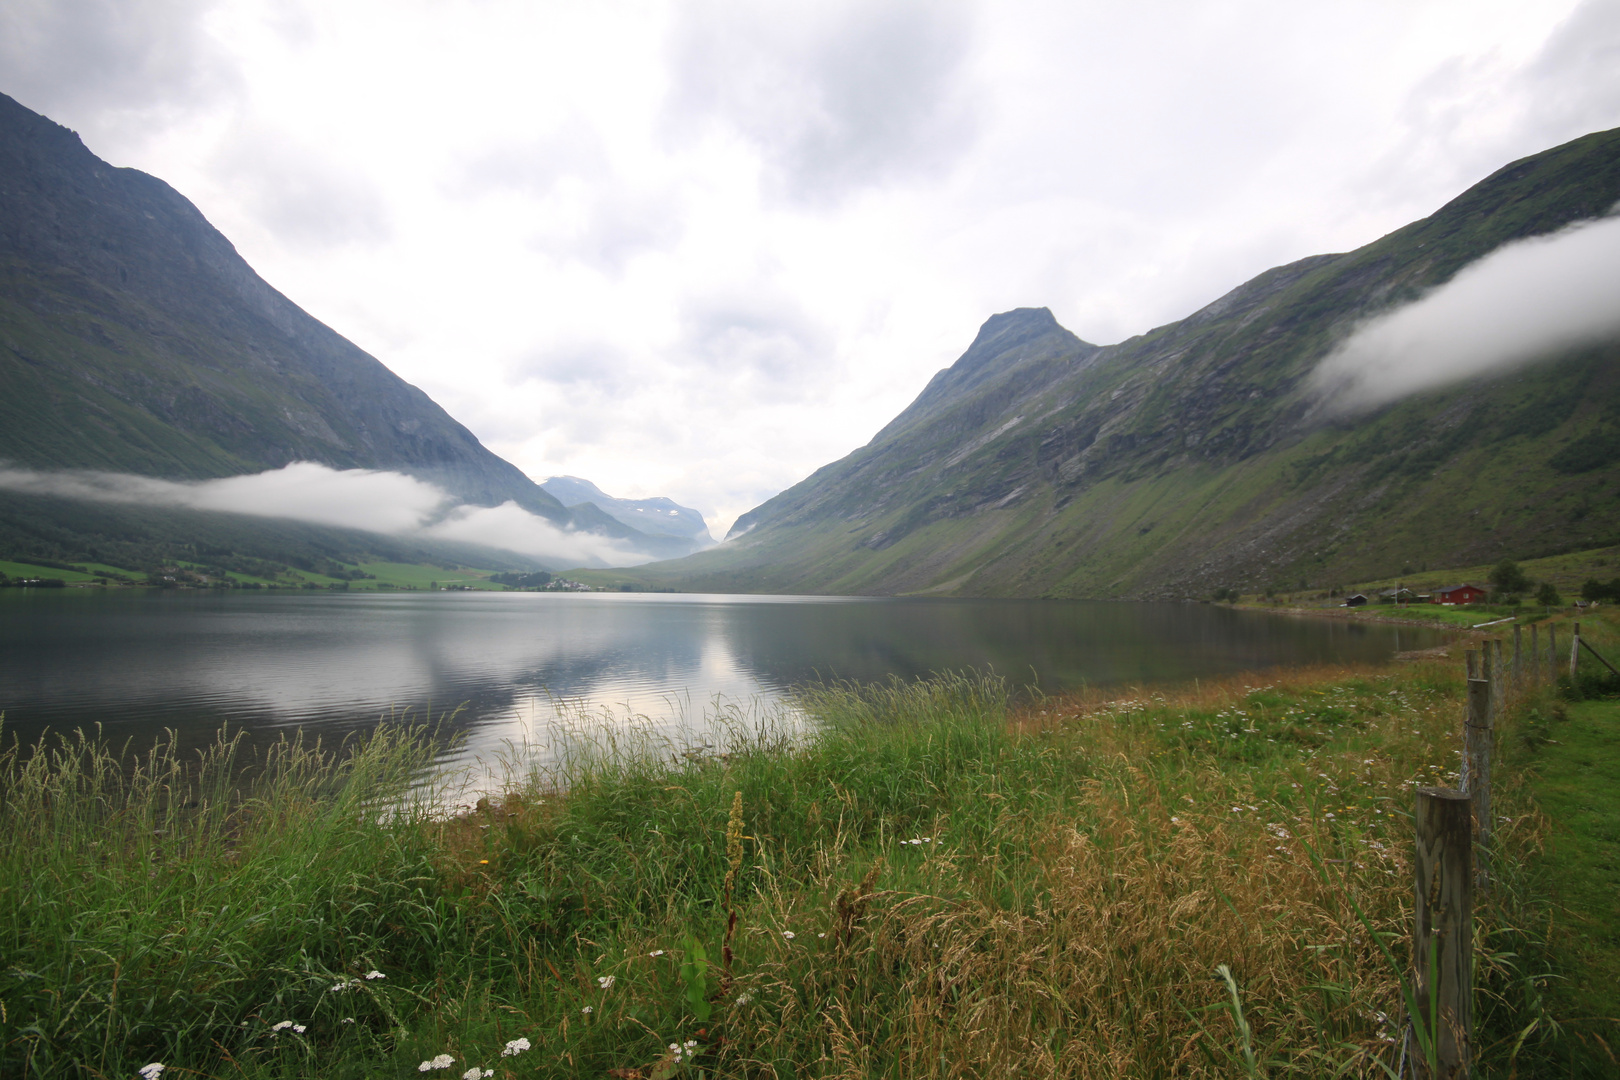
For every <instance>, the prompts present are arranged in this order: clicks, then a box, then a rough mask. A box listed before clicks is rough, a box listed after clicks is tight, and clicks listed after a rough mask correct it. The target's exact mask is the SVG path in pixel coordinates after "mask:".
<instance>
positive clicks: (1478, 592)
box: [1433, 584, 1485, 604]
mask: <svg viewBox="0 0 1620 1080" xmlns="http://www.w3.org/2000/svg"><path fill="white" fill-rule="evenodd" d="M1433 596H1434V602H1435V603H1437V604H1477V603H1479V602H1480V601H1481V600H1483V599H1485V590H1484V589H1482V588H1480V587H1479V586H1478V585H1467V584H1463V585H1452V586H1449V587H1447V588H1444V589H1436V590H1434V593H1433Z"/></svg>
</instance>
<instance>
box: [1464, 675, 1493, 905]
mask: <svg viewBox="0 0 1620 1080" xmlns="http://www.w3.org/2000/svg"><path fill="white" fill-rule="evenodd" d="M1491 690H1492V684H1491V681H1490V680H1489V679H1469V680H1468V719H1467V720H1466V722H1464V724H1463V761H1464V763H1465V765H1466V767H1465V768H1464V769H1463V770H1462V772H1463V773H1464V774H1465V776H1466V779H1465V780H1463V782H1462V784H1461V787H1462V790H1463V791H1464V792H1466V793H1467V795H1468V801H1469V804H1470V806H1471V807H1472V809H1473V814H1474V825H1475V828H1476V829H1477V830H1478V831H1477V833H1476V835H1477V836H1478V837H1479V885H1480V891H1481V892H1489V891H1490V888H1491V861H1490V851H1491V740H1492V736H1493V735H1494V734H1495V726H1496V708H1495V705H1496V702H1495V700H1494V697H1493V695H1492V694H1491Z"/></svg>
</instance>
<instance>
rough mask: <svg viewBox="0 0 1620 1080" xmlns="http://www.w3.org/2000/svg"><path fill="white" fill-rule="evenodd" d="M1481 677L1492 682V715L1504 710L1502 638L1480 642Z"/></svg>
mask: <svg viewBox="0 0 1620 1080" xmlns="http://www.w3.org/2000/svg"><path fill="white" fill-rule="evenodd" d="M1480 648H1481V653H1480V669H1479V677H1480V678H1481V679H1484V680H1485V681H1486V682H1487V683H1489V684H1490V690H1491V715H1492V716H1495V715H1496V714H1497V713H1499V712H1501V711H1502V693H1503V687H1502V675H1503V671H1502V639H1501V638H1488V639H1486V640H1485V641H1482V642H1480Z"/></svg>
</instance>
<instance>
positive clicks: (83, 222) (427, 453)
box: [0, 95, 673, 554]
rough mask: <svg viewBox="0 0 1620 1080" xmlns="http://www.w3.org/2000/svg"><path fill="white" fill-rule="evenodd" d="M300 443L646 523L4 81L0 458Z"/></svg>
mask: <svg viewBox="0 0 1620 1080" xmlns="http://www.w3.org/2000/svg"><path fill="white" fill-rule="evenodd" d="M294 461H312V462H319V463H321V464H324V465H328V466H331V467H333V468H338V469H352V468H364V469H381V470H391V471H397V472H403V473H407V474H409V475H412V476H415V477H419V478H421V479H423V480H427V481H430V482H432V483H435V484H437V485H439V486H440V487H442V488H443V489H445V490H446V491H448V492H450V493H451V494H452V495H455V496H457V497H459V498H460V499H461V500H463V501H465V502H467V503H471V504H473V505H477V506H495V505H499V504H501V503H504V502H506V501H508V500H510V501H513V502H516V503H517V504H518V505H519V506H522V507H523V508H524V509H526V510H529V511H530V512H532V513H535V514H538V515H540V516H542V517H544V518H547V519H548V520H550V521H551V522H553V523H555V524H557V525H560V526H564V527H568V528H584V529H586V530H587V531H593V532H603V533H606V534H609V535H613V536H617V537H620V538H625V539H629V540H631V541H632V542H635V541H637V540H639V539H640V534H639V533H637V532H636V531H635V530H633V529H629V528H627V527H625V526H624V525H622V524H620V523H617V522H612V521H611V520H610V519H605V518H604V517H603V516H602V515H586V516H585V517H584V518H581V517H579V516H577V515H575V514H572V513H571V512H570V511H569V510H568V509H567V508H566V507H564V506H563V504H562V503H560V502H558V501H557V500H556V499H555V498H553V497H552V496H551V495H549V494H548V493H547V492H546V491H544V490H543V489H542V488H541V487H540V486H539V485H537V484H535V483H534V482H533V481H532V480H530V479H529V478H528V477H527V476H525V475H524V474H523V473H522V472H521V471H519V470H518V469H517V468H516V467H515V466H513V465H512V464H510V463H509V462H507V461H505V460H503V459H502V458H500V457H498V456H496V455H495V454H493V453H491V452H490V451H489V450H488V449H486V448H485V447H484V446H483V445H482V444H481V443H480V442H479V441H478V439H477V438H476V437H475V436H474V435H473V434H472V433H471V432H470V431H468V430H467V429H466V428H465V427H463V426H462V425H461V424H459V423H457V422H456V421H455V420H454V419H453V418H452V417H451V416H450V415H449V414H448V413H446V412H445V411H444V410H443V409H442V408H440V407H439V406H438V405H437V404H436V403H435V402H434V401H433V400H432V399H431V398H429V397H428V396H427V395H426V394H425V393H423V392H422V391H421V390H419V389H417V388H416V387H414V386H412V385H410V384H409V383H407V382H405V381H404V380H403V379H401V378H399V377H398V376H397V375H395V374H394V373H393V372H391V371H389V370H388V369H387V368H386V367H384V366H383V365H382V364H381V363H380V362H379V361H377V360H376V359H375V358H373V357H371V356H370V355H368V354H367V353H365V352H364V351H362V350H361V349H360V348H358V347H357V346H355V345H354V344H353V343H351V342H349V341H348V340H346V339H345V338H343V337H342V336H341V335H339V334H337V333H336V332H335V331H333V330H332V329H330V328H329V327H327V326H325V325H324V324H322V323H321V322H319V321H318V320H316V319H314V318H313V317H311V316H310V315H308V314H307V313H305V312H304V311H303V310H302V309H300V308H299V307H298V306H297V305H296V304H294V303H293V302H292V301H290V300H288V299H287V298H286V297H285V296H283V295H281V294H280V293H279V292H277V291H276V290H275V289H273V288H271V287H270V286H269V285H268V284H266V283H265V282H264V280H263V279H261V278H260V277H259V276H258V275H257V274H256V273H254V271H253V269H252V268H251V267H250V266H248V264H247V263H246V262H245V261H244V260H243V259H242V257H241V256H240V255H238V254H237V252H236V249H235V248H234V247H232V246H231V243H230V241H228V240H227V239H226V238H225V237H224V236H223V235H221V234H220V233H219V231H218V230H216V229H215V228H214V227H213V226H212V225H210V224H209V223H208V222H207V220H206V219H204V217H203V216H202V214H201V213H200V212H199V211H198V210H197V208H196V207H195V206H193V205H192V204H191V203H190V202H189V201H187V200H186V199H185V197H183V196H182V195H180V194H179V193H178V192H176V191H175V190H174V189H173V188H171V187H169V185H167V184H165V183H164V182H163V181H161V180H159V179H157V178H155V177H152V176H148V175H147V174H145V173H142V172H139V171H137V170H135V169H123V168H114V167H113V166H111V165H108V164H107V163H106V162H104V161H102V160H101V159H100V158H98V157H96V156H95V155H94V154H92V153H91V152H90V151H89V150H88V149H87V148H86V147H85V146H84V144H83V143H82V142H81V141H80V140H79V137H78V136H77V135H75V134H74V133H73V132H72V131H69V130H68V129H67V128H65V127H62V126H61V125H59V124H56V123H54V122H52V121H51V120H48V119H46V118H45V117H43V116H40V115H39V114H37V113H34V112H32V111H30V110H28V109H27V108H24V107H23V106H22V105H20V104H18V103H17V102H16V101H14V100H12V99H11V98H9V97H5V96H4V95H0V462H10V463H11V464H13V465H20V466H26V467H32V468H37V469H51V470H55V469H95V470H103V471H110V472H123V473H136V474H140V475H144V476H156V477H163V478H168V479H201V478H208V477H221V476H231V475H238V474H242V473H252V472H260V471H263V470H266V469H275V468H279V467H281V466H284V465H286V464H288V463H290V462H294ZM648 548H649V550H654V551H657V552H658V553H660V554H672V553H673V551H672V549H670V548H669V546H668V545H667V544H662V543H654V544H651V545H648Z"/></svg>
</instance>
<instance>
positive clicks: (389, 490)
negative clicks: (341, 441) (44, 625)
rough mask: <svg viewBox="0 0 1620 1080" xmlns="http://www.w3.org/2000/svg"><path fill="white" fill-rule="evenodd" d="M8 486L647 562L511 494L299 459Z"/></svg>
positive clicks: (31, 479)
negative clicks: (257, 468)
mask: <svg viewBox="0 0 1620 1080" xmlns="http://www.w3.org/2000/svg"><path fill="white" fill-rule="evenodd" d="M0 490H3V491H12V492H16V493H18V494H23V495H43V496H54V497H58V498H67V499H78V500H85V501H90V502H102V503H115V504H125V505H138V506H146V507H171V508H175V509H183V510H203V511H216V512H221V513H231V514H247V515H250V516H253V517H264V518H287V519H290V520H293V521H303V522H309V523H311V524H315V525H327V526H335V527H339V528H347V529H362V530H365V531H367V532H375V533H383V534H385V535H390V536H397V537H401V538H407V539H421V540H452V541H458V542H461V543H467V544H478V545H482V546H485V547H492V548H500V549H503V550H506V551H514V552H517V553H519V554H522V555H530V556H533V557H535V558H539V559H546V560H549V561H555V562H558V563H563V564H581V563H586V564H597V565H607V566H633V565H636V564H638V563H643V562H647V561H648V560H649V558H651V556H648V555H645V554H643V553H641V552H639V551H637V550H635V549H634V548H632V547H631V546H629V543H628V542H627V541H616V540H613V539H611V538H608V537H605V536H601V535H598V534H596V533H589V532H577V531H574V530H571V529H563V528H559V527H558V526H556V525H554V524H553V523H551V522H550V521H547V520H546V519H545V518H542V517H540V516H538V515H536V514H532V513H530V512H529V511H527V510H525V509H523V508H522V507H520V506H518V505H517V504H516V503H515V502H505V503H502V504H500V505H498V506H474V505H470V504H468V503H464V502H462V501H461V500H459V499H457V498H455V497H454V496H452V495H451V494H449V493H448V492H446V491H445V490H444V489H443V488H441V487H438V486H437V485H434V484H430V483H428V482H426V481H424V480H419V479H417V478H416V477H413V476H407V475H405V474H403V473H397V472H385V471H380V470H374V469H332V468H329V467H327V466H325V465H320V464H316V463H315V462H310V461H299V462H294V463H293V464H291V465H288V466H286V467H285V468H281V469H270V470H266V471H264V472H260V473H252V474H248V475H244V476H230V477H223V478H220V479H215V480H197V481H174V480H159V479H156V478H153V477H149V476H133V475H130V474H128V473H110V472H95V471H88V470H75V471H66V472H45V471H39V470H32V469H18V468H11V467H0Z"/></svg>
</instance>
